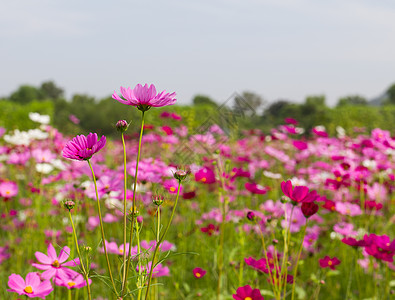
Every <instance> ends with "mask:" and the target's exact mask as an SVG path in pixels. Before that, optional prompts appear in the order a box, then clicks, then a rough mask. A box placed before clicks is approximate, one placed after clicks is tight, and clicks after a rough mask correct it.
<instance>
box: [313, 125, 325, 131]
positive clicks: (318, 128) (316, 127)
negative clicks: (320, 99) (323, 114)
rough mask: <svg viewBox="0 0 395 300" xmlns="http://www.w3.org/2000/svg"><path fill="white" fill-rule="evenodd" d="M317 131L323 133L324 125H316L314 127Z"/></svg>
mask: <svg viewBox="0 0 395 300" xmlns="http://www.w3.org/2000/svg"><path fill="white" fill-rule="evenodd" d="M314 128H315V129H316V130H318V131H325V126H324V125H318V126H315V127H314Z"/></svg>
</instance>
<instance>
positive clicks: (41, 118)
mask: <svg viewBox="0 0 395 300" xmlns="http://www.w3.org/2000/svg"><path fill="white" fill-rule="evenodd" d="M29 119H30V120H32V121H34V122H37V123H40V124H45V125H46V124H49V121H50V118H49V116H48V115H40V114H39V113H36V112H30V113H29Z"/></svg>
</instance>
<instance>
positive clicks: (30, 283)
mask: <svg viewBox="0 0 395 300" xmlns="http://www.w3.org/2000/svg"><path fill="white" fill-rule="evenodd" d="M8 286H9V287H10V288H11V289H9V290H7V291H8V292H14V293H18V295H26V296H27V297H29V298H36V297H39V298H41V299H45V297H46V296H47V295H49V294H50V293H51V292H52V290H53V288H52V285H51V282H50V281H49V280H44V281H43V282H41V280H40V275H38V274H37V273H35V272H32V273H29V274H27V275H26V280H24V279H23V278H22V277H21V275H17V274H11V275H10V276H9V277H8Z"/></svg>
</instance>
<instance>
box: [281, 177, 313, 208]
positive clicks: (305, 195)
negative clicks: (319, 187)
mask: <svg viewBox="0 0 395 300" xmlns="http://www.w3.org/2000/svg"><path fill="white" fill-rule="evenodd" d="M281 190H282V191H283V193H284V195H285V196H287V197H288V198H290V199H291V200H292V204H293V205H296V204H297V203H301V202H313V201H314V200H315V199H316V198H317V197H318V195H317V192H316V191H311V192H309V188H308V187H307V186H295V187H292V182H291V180H288V181H283V182H281Z"/></svg>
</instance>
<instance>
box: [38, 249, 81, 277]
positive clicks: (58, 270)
mask: <svg viewBox="0 0 395 300" xmlns="http://www.w3.org/2000/svg"><path fill="white" fill-rule="evenodd" d="M47 253H48V256H47V255H45V254H44V253H41V252H36V253H35V254H34V255H35V256H36V258H37V260H38V261H39V262H40V263H41V264H37V263H33V264H32V266H33V267H36V268H37V269H40V270H45V271H44V272H43V273H42V274H41V276H42V278H44V279H51V278H52V277H54V276H63V277H66V276H76V274H78V273H77V272H76V271H73V270H71V269H69V268H66V267H75V266H76V265H77V264H79V259H78V258H76V259H74V260H70V261H68V262H66V263H65V261H66V260H67V259H68V258H69V255H70V248H69V247H67V246H66V247H64V248H63V249H62V250H61V251H60V253H59V256H57V254H56V251H55V248H54V247H53V246H52V244H49V245H48V250H47Z"/></svg>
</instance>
